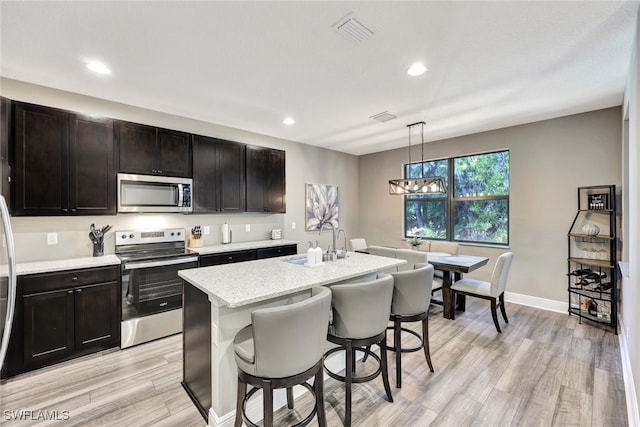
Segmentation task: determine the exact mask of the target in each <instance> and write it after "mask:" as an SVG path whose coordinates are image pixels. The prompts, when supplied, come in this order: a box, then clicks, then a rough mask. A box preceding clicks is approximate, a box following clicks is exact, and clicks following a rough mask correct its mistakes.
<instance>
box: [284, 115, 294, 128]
mask: <svg viewBox="0 0 640 427" xmlns="http://www.w3.org/2000/svg"><path fill="white" fill-rule="evenodd" d="M295 122H296V121H295V120H293V119H292V118H291V117H285V119H284V120H283V121H282V123H284V124H285V125H288V126H291V125H292V124H294V123H295Z"/></svg>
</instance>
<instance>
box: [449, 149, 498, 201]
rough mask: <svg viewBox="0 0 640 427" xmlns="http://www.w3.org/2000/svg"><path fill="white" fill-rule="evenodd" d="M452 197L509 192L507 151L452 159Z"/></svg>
mask: <svg viewBox="0 0 640 427" xmlns="http://www.w3.org/2000/svg"><path fill="white" fill-rule="evenodd" d="M453 170H454V173H453V174H454V189H455V195H454V197H475V196H498V195H501V196H504V195H507V194H509V152H508V151H500V152H498V153H489V154H477V155H474V156H466V157H457V158H455V159H453Z"/></svg>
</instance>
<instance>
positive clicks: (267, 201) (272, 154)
mask: <svg viewBox="0 0 640 427" xmlns="http://www.w3.org/2000/svg"><path fill="white" fill-rule="evenodd" d="M246 150H247V156H246V159H247V212H270V213H285V212H286V210H287V204H286V179H285V178H286V177H285V157H286V154H285V152H284V151H282V150H276V149H273V148H266V147H257V146H252V145H247V148H246Z"/></svg>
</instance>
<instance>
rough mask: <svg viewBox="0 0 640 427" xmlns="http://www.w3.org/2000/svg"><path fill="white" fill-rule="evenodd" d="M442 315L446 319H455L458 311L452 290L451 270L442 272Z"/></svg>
mask: <svg viewBox="0 0 640 427" xmlns="http://www.w3.org/2000/svg"><path fill="white" fill-rule="evenodd" d="M442 276H443V278H442V309H443V312H442V315H443V317H444V318H445V319H455V318H456V311H455V309H454V306H453V295H452V292H451V272H450V271H446V270H444V271H443V272H442Z"/></svg>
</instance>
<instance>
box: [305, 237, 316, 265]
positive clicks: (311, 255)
mask: <svg viewBox="0 0 640 427" xmlns="http://www.w3.org/2000/svg"><path fill="white" fill-rule="evenodd" d="M315 264H316V250H315V249H314V248H313V242H311V241H309V249H307V265H315Z"/></svg>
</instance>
